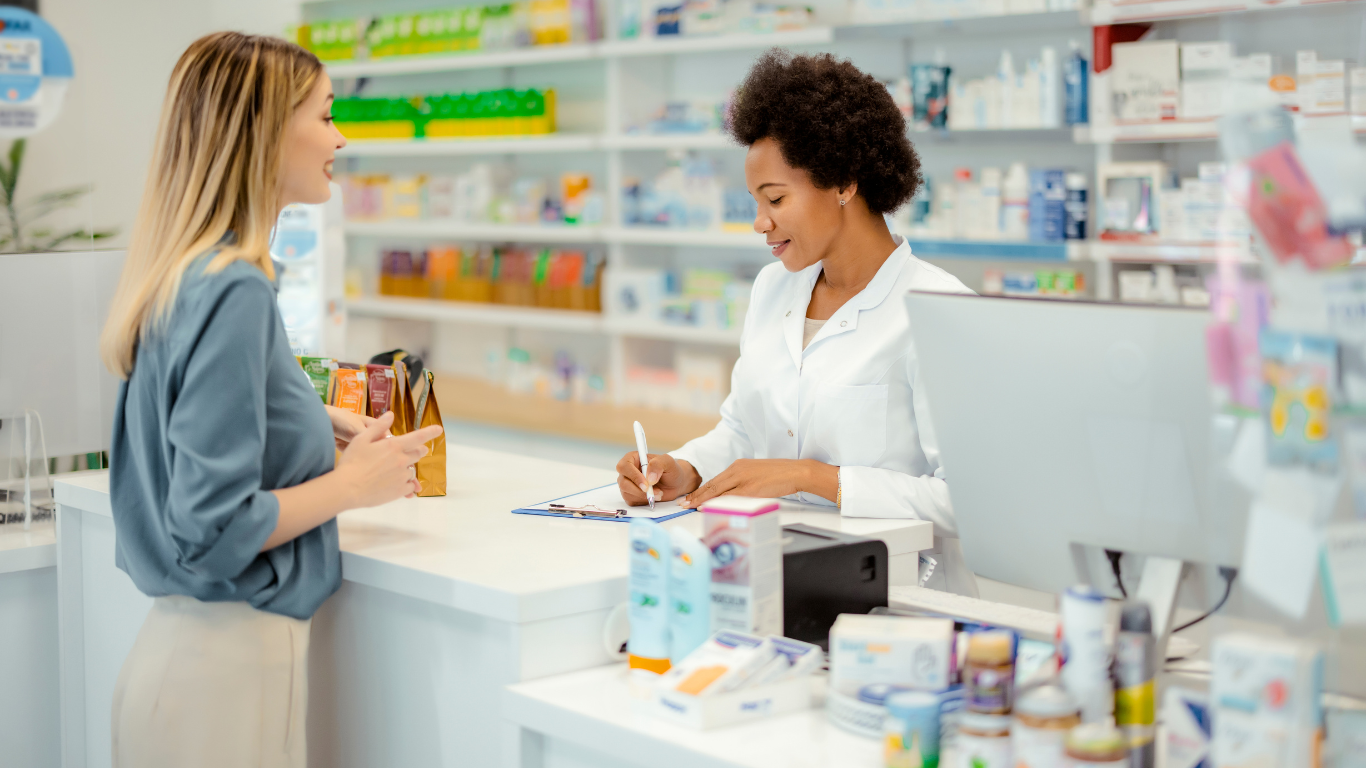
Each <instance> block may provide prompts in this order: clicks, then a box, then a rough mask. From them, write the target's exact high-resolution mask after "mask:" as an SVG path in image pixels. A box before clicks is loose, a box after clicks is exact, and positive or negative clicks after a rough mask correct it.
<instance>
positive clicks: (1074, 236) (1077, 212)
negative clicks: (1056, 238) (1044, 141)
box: [1062, 171, 1087, 240]
mask: <svg viewBox="0 0 1366 768" xmlns="http://www.w3.org/2000/svg"><path fill="white" fill-rule="evenodd" d="M1064 183H1065V184H1066V186H1067V202H1066V203H1064V204H1063V213H1064V216H1065V218H1064V220H1063V230H1062V236H1063V239H1065V240H1085V239H1086V217H1087V199H1086V198H1087V194H1086V186H1087V185H1086V174H1084V173H1076V172H1075V171H1073V172H1070V173H1068V174H1067V177H1066V180H1065V182H1064Z"/></svg>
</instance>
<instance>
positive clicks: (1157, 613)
mask: <svg viewBox="0 0 1366 768" xmlns="http://www.w3.org/2000/svg"><path fill="white" fill-rule="evenodd" d="M1072 563H1073V567H1075V568H1076V571H1077V576H1078V577H1079V578H1080V580H1081V582H1082V583H1083V584H1089V585H1090V586H1092V587H1094V588H1096V589H1098V590H1100V591H1101V592H1102V593H1105V592H1107V589H1108V587H1107V586H1105V585H1102V584H1099V583H1097V582H1096V579H1095V578H1094V577H1093V575H1092V571H1091V568H1090V567H1089V565H1088V560H1087V557H1086V546H1085V545H1082V544H1076V543H1073V544H1072ZM1185 575H1186V562H1185V561H1184V560H1177V559H1175V558H1171V557H1161V556H1157V555H1146V556H1145V557H1144V559H1143V572H1142V573H1141V574H1140V576H1139V580H1138V589H1136V590H1133V593H1132V594H1131V595H1130V598H1131V599H1134V600H1142V601H1143V602H1145V603H1147V604H1148V611H1149V613H1150V614H1151V615H1152V619H1153V641H1154V647H1155V649H1156V651H1155V653H1156V656H1157V658H1158V659H1166V658H1167V643H1168V641H1169V640H1171V636H1172V619H1173V618H1174V617H1175V616H1176V597H1177V593H1178V592H1179V591H1180V589H1181V579H1182V577H1184V576H1185ZM1158 666H1159V668H1161V662H1159V663H1158Z"/></svg>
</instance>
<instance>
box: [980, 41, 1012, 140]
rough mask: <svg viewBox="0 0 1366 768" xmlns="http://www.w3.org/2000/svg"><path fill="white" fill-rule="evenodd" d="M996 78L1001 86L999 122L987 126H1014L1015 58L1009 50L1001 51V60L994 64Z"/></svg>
mask: <svg viewBox="0 0 1366 768" xmlns="http://www.w3.org/2000/svg"><path fill="white" fill-rule="evenodd" d="M996 80H997V81H998V82H999V83H1000V86H1001V123H1000V125H994V126H993V125H989V126H987V127H988V128H1014V127H1015V117H1014V115H1015V109H1014V103H1013V102H1014V97H1015V59H1014V58H1013V57H1011V55H1010V51H1009V50H1003V51H1001V60H1000V61H999V62H998V63H997V65H996Z"/></svg>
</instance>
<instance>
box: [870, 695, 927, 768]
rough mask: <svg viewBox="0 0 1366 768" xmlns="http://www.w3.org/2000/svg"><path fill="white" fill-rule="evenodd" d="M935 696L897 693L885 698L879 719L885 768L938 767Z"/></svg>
mask: <svg viewBox="0 0 1366 768" xmlns="http://www.w3.org/2000/svg"><path fill="white" fill-rule="evenodd" d="M939 735H940V734H939V697H938V696H936V695H935V694H933V693H927V692H925V691H897V692H895V693H891V694H889V695H888V696H887V718H886V719H885V720H883V764H884V765H885V766H886V768H924V767H925V766H937V765H939Z"/></svg>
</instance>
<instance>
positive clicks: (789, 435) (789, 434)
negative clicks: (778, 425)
mask: <svg viewBox="0 0 1366 768" xmlns="http://www.w3.org/2000/svg"><path fill="white" fill-rule="evenodd" d="M787 436H788V437H792V430H790V429H789V430H788V431H787Z"/></svg>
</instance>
